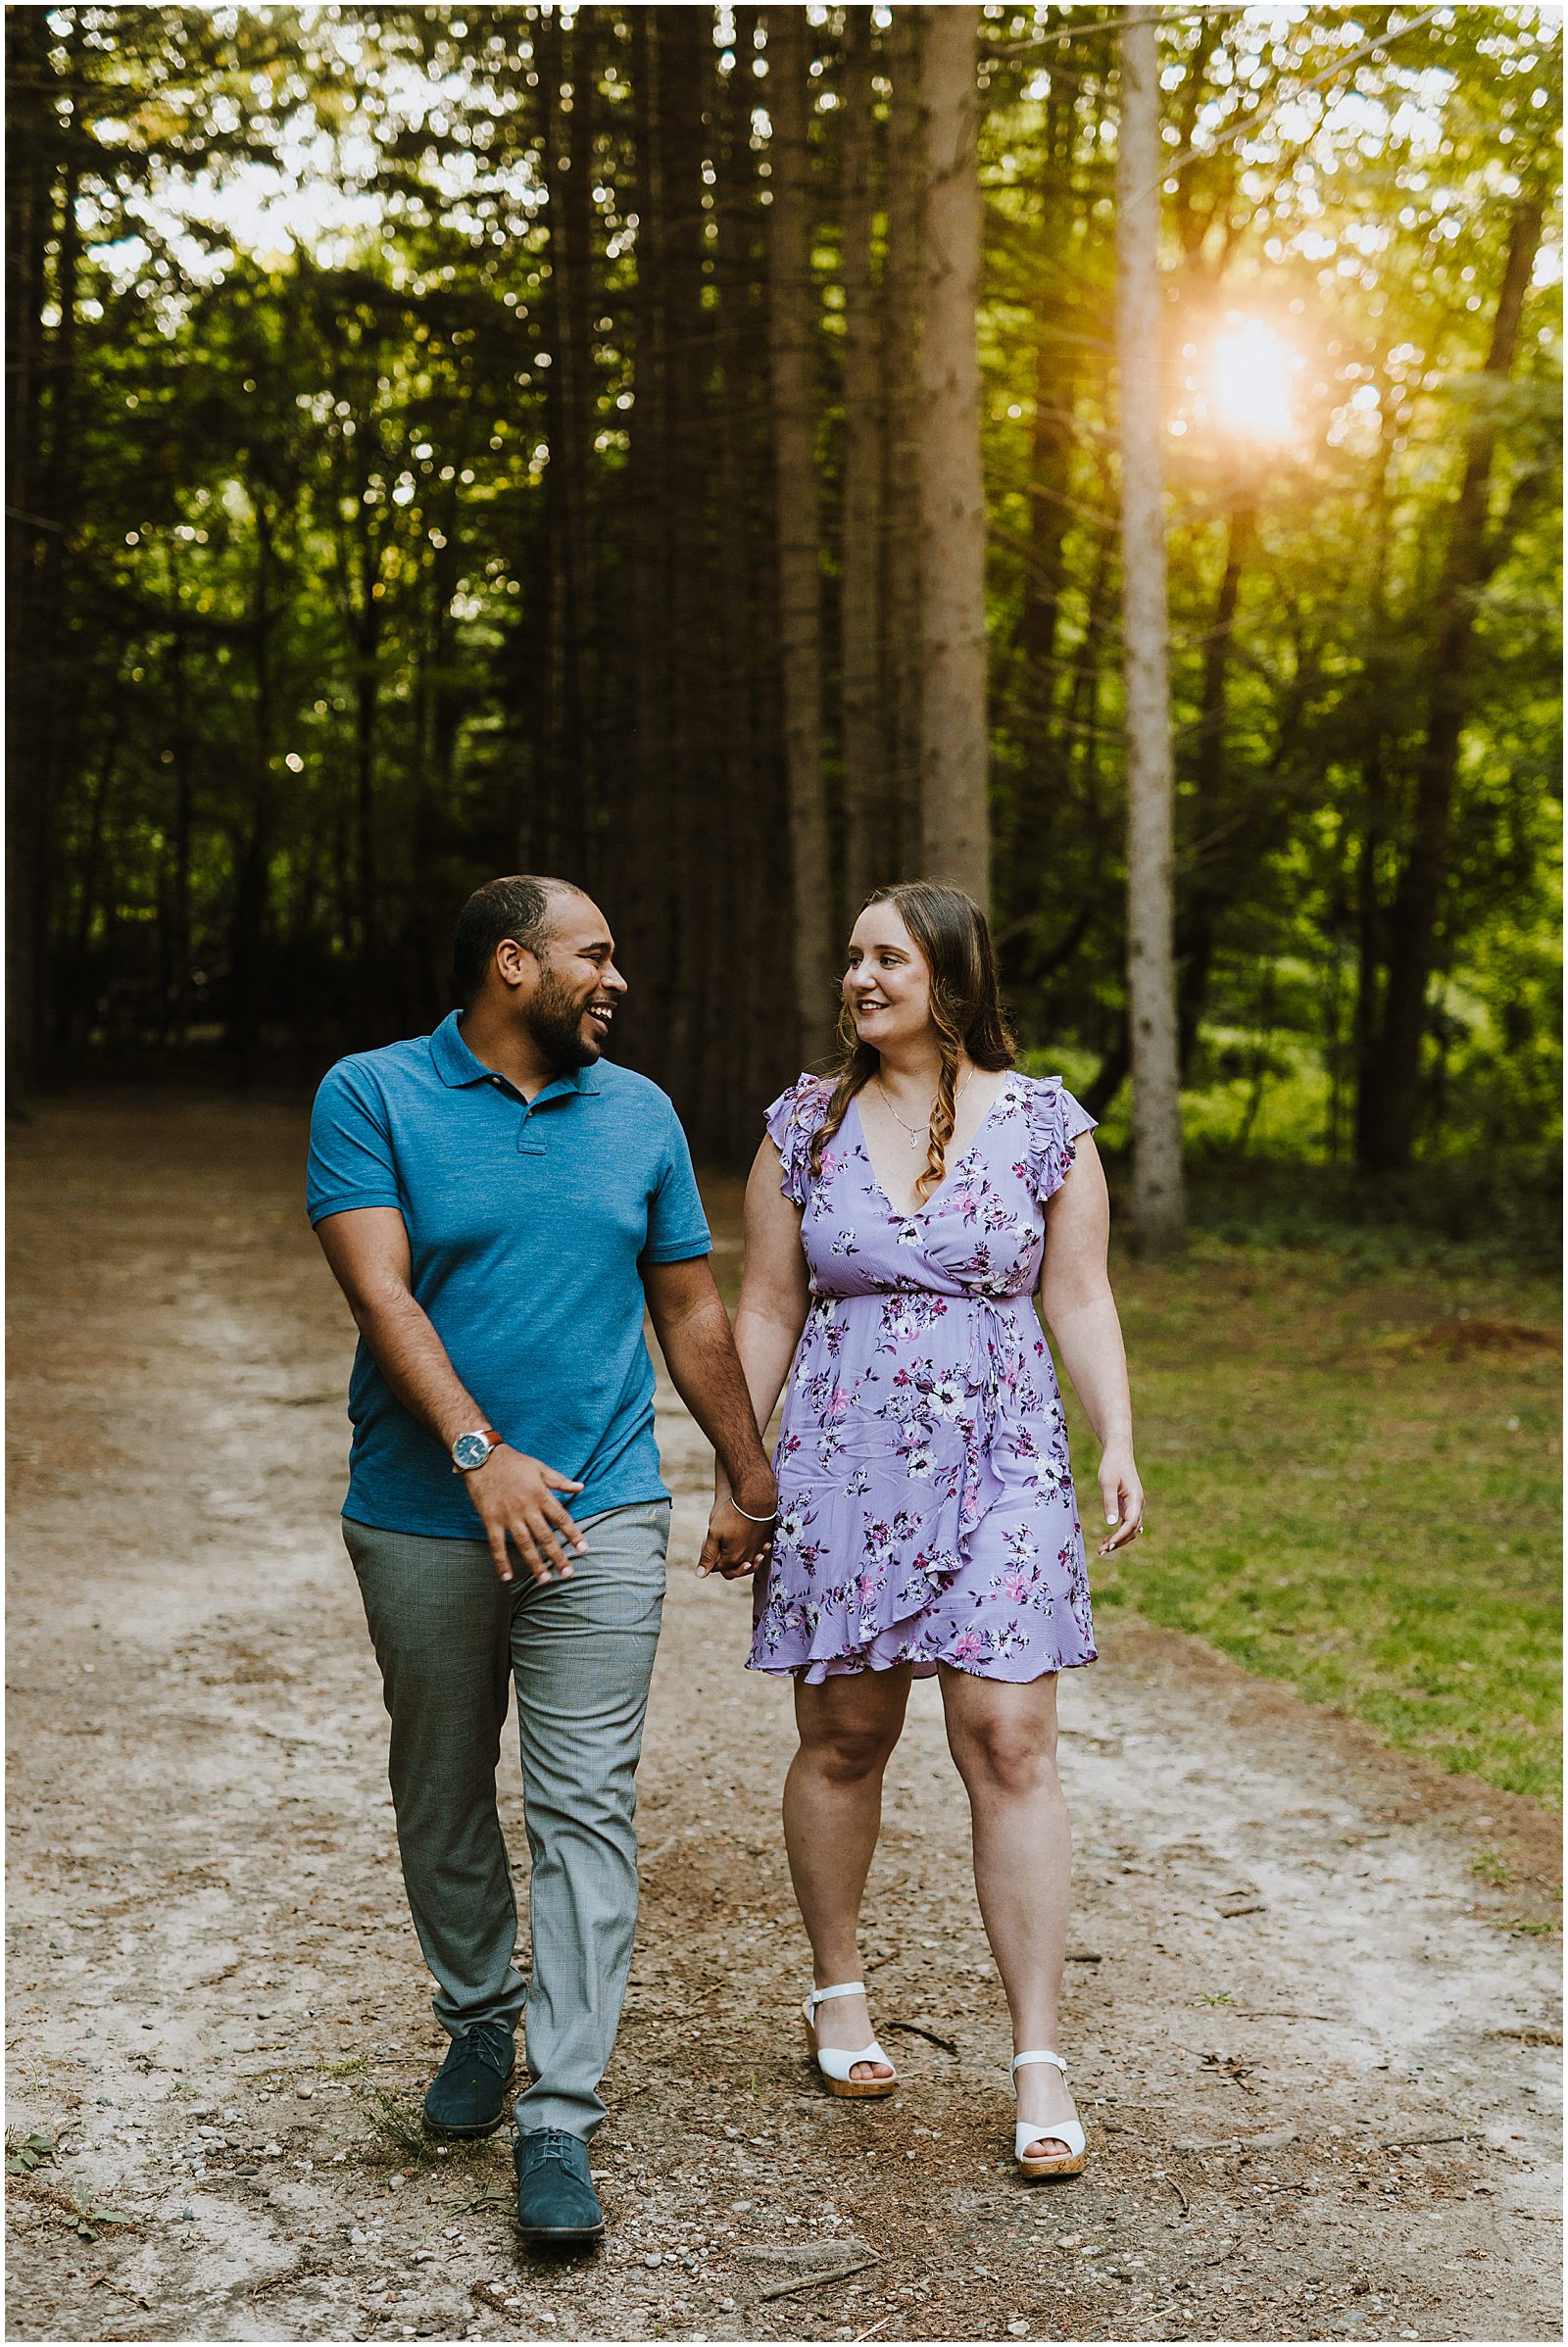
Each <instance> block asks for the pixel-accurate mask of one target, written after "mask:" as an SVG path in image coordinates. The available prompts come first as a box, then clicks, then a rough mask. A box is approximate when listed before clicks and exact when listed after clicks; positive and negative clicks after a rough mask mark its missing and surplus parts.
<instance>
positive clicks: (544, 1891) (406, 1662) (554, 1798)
mask: <svg viewBox="0 0 1568 2347" xmlns="http://www.w3.org/2000/svg"><path fill="white" fill-rule="evenodd" d="M581 1529H582V1531H583V1532H584V1533H585V1534H586V1535H587V1539H588V1552H587V1554H586V1555H585V1556H579V1557H574V1558H573V1560H572V1578H571V1579H570V1580H569V1581H559V1580H556V1581H550V1582H546V1583H544V1584H540V1583H538V1582H535V1581H534V1580H533V1579H532V1577H531V1576H530V1575H529V1574H528V1572H527V1571H526V1569H525V1568H524V1567H523V1566H522V1565H521V1564H520V1563H518V1564H517V1566H516V1574H517V1578H516V1580H515V1582H513V1583H512V1584H510V1585H508V1584H506V1583H504V1582H502V1581H501V1580H500V1579H499V1578H498V1577H497V1574H496V1569H495V1566H494V1563H493V1562H492V1561H491V1556H490V1551H489V1549H488V1548H487V1547H486V1545H485V1543H484V1541H483V1540H434V1539H430V1538H427V1537H425V1536H423V1535H420V1534H414V1533H400V1532H380V1531H376V1530H374V1529H372V1528H371V1527H370V1526H369V1525H368V1524H356V1523H354V1522H352V1521H351V1520H350V1519H349V1518H347V1517H345V1518H344V1520H343V1538H344V1540H345V1542H346V1544H347V1547H348V1552H349V1555H350V1557H351V1558H352V1559H353V1563H354V1570H355V1572H356V1574H357V1575H358V1576H359V1583H360V1591H361V1594H362V1596H363V1597H364V1599H365V1616H366V1620H367V1621H368V1624H369V1629H370V1638H371V1639H372V1641H373V1643H374V1646H375V1657H376V1661H377V1662H378V1663H379V1664H380V1666H381V1687H382V1692H383V1695H384V1697H385V1701H386V1708H387V1711H388V1713H389V1715H390V1717H391V1721H392V1737H391V1754H390V1759H389V1763H388V1770H387V1774H388V1777H389V1779H390V1782H391V1786H392V1804H393V1808H394V1810H395V1812H396V1815H397V1827H398V1847H399V1850H400V1852H401V1853H402V1858H403V1880H404V1882H405V1884H406V1885H407V1888H408V1894H409V1906H410V1909H411V1911H412V1913H413V1916H414V1928H415V1930H416V1931H417V1933H418V1935H419V1945H420V1947H421V1948H422V1949H423V1951H424V1959H425V1962H426V1963H427V1964H428V1965H429V1967H430V1970H431V1972H432V1973H433V1974H434V1976H435V1980H436V1995H435V2012H436V2018H437V2020H438V2021H440V2023H441V2024H442V2026H443V2027H444V2028H445V2029H448V2030H450V2031H451V2032H452V2033H453V2034H454V2035H455V2034H456V2033H457V2032H458V2031H459V2030H460V2029H467V2028H469V2027H470V2026H471V2025H472V2024H473V2023H474V2022H479V2021H499V2022H504V2023H505V2024H506V2026H507V2028H508V2029H515V2028H516V2024H517V2017H518V2015H519V2013H521V2014H522V2015H523V2017H524V2023H523V2027H524V2046H525V2051H526V2059H527V2067H528V2074H529V2078H530V2079H531V2081H532V2082H531V2083H530V2084H529V2085H528V2087H527V2088H526V2089H525V2091H524V2092H523V2093H522V2094H521V2095H520V2096H519V2097H518V2100H517V2105H516V2116H517V2125H518V2127H520V2128H521V2129H523V2130H524V2131H529V2130H533V2129H537V2128H541V2127H562V2128H564V2130H565V2131H566V2132H567V2133H569V2134H573V2135H578V2136H581V2137H582V2138H584V2139H586V2138H587V2137H588V2136H590V2135H591V2134H592V2133H593V2131H594V2129H595V2128H596V2127H598V2125H599V2123H600V2121H601V2120H602V2119H603V2118H604V2116H605V2106H604V2104H603V2102H601V2100H600V2098H599V2091H598V2089H599V2081H600V2079H601V2078H603V2076H604V2073H605V2069H606V2066H607V2064H608V2063H609V2060H610V2056H611V2052H612V2049H613V2045H614V2042H615V2030H616V2028H617V2027H618V2025H619V2021H620V2008H621V2002H622V1999H623V1998H624V1996H625V1992H626V1975H627V1972H628V1970H629V1969H630V1965H631V1950H632V1934H633V1931H634V1930H635V1927H636V1921H637V1836H636V1833H635V1830H634V1828H633V1824H632V1820H633V1816H634V1814H635V1811H636V1786H635V1777H636V1769H637V1760H638V1755H639V1753H640V1751H641V1749H642V1736H643V1717H644V1714H645V1712H646V1710H647V1707H648V1685H649V1681H650V1679H651V1677H652V1675H653V1668H654V1649H655V1647H656V1646H657V1644H658V1642H659V1623H660V1614H661V1611H662V1605H663V1597H664V1551H665V1548H666V1546H667V1543H668V1540H669V1503H668V1502H667V1500H655V1501H652V1502H647V1503H643V1504H640V1505H637V1506H634V1507H619V1508H612V1509H611V1510H610V1511H609V1512H608V1513H607V1514H605V1515H602V1516H592V1517H589V1518H588V1519H587V1520H586V1521H585V1522H584V1523H583V1525H582V1527H581ZM512 1681H515V1684H516V1689H517V1727H518V1736H519V1740H520V1743H521V1747H522V1789H523V1815H524V1818H525V1821H526V1824H527V1830H528V1847H529V1850H530V1851H531V1853H532V1857H533V1873H532V1879H531V1881H530V1883H529V1897H528V1905H529V1926H530V1937H531V1942H532V1957H531V1962H530V1964H529V1978H528V1985H527V1992H526V1996H525V1995H524V1991H523V1983H522V1980H521V1977H520V1975H519V1974H518V1972H517V1969H516V1966H515V1963H514V1961H513V1953H514V1947H515V1941H516V1935H517V1908H516V1901H515V1897H514V1895H513V1887H512V1874H511V1868H510V1866H509V1863H508V1858H507V1846H506V1843H505V1841H504V1839H503V1838H502V1833H501V1820H500V1817H499V1815H498V1812H497V1808H496V1764H497V1762H498V1761H499V1759H500V1757H501V1731H502V1729H503V1727H504V1726H505V1724H506V1717H507V1697H508V1690H509V1683H510V1682H512Z"/></svg>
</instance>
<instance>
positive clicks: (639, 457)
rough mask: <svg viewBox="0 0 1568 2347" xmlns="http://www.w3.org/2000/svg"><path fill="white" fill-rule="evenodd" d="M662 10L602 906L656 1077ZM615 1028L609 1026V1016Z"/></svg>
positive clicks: (645, 192) (639, 104) (639, 72)
mask: <svg viewBox="0 0 1568 2347" xmlns="http://www.w3.org/2000/svg"><path fill="white" fill-rule="evenodd" d="M663 17H664V11H663V10H662V9H659V8H639V9H634V10H633V11H632V12H631V14H630V19H629V23H630V30H631V84H632V183H631V190H630V193H631V198H632V201H631V204H630V206H629V207H628V208H629V209H630V210H632V211H634V212H635V213H636V215H637V261H636V267H637V275H636V289H635V294H634V297H633V345H632V348H633V371H632V385H633V394H634V405H633V407H632V411H631V421H630V433H629V438H630V447H629V450H628V452H627V458H626V491H625V500H624V509H623V513H624V519H623V525H622V526H623V530H624V539H623V545H624V552H625V561H624V567H623V574H622V575H623V585H624V593H625V604H624V617H623V622H622V624H623V631H624V634H625V637H626V641H627V647H628V657H627V660H626V675H627V683H628V686H629V693H628V706H627V727H626V730H627V736H628V750H629V753H630V755H629V758H628V759H627V765H628V768H629V771H628V773H627V776H626V780H625V784H624V786H623V787H622V789H621V790H620V792H619V794H618V798H617V806H618V812H619V836H618V855H617V870H619V871H622V872H624V874H625V879H626V890H627V893H626V901H625V905H624V908H623V909H621V908H620V907H618V906H616V905H610V906H607V907H606V909H607V911H609V912H610V913H611V915H612V920H613V923H614V924H615V926H616V932H617V935H619V936H620V937H621V938H622V939H623V941H624V949H625V961H626V966H627V968H628V970H629V972H630V973H631V980H632V983H631V986H630V990H629V992H628V994H627V998H626V1013H625V1025H624V1027H623V1028H622V1029H621V1032H620V1034H619V1036H618V1037H617V1050H618V1051H621V1050H623V1051H625V1053H626V1055H627V1056H628V1058H629V1059H630V1060H631V1062H632V1064H633V1065H634V1066H637V1067H640V1068H643V1069H644V1070H646V1072H647V1073H648V1074H649V1075H651V1076H654V1077H655V1078H657V1080H658V1081H660V1082H661V1083H663V1082H664V1081H665V1079H666V1077H667V1075H668V1072H669V1055H668V1051H667V1048H666V1038H667V1036H668V1032H669V1014H670V992H671V983H672V971H673V966H674V965H673V953H672V945H673V941H672V938H671V934H670V932H671V920H670V903H671V895H672V880H671V861H672V858H671V842H670V839H669V830H668V823H667V819H666V818H667V813H668V807H669V797H670V790H671V787H672V778H671V771H670V766H671V760H670V748H669V744H670V712H669V709H668V697H667V676H666V668H665V663H664V660H663V658H662V649H661V648H662V638H663V632H664V627H665V624H666V620H667V611H666V607H665V601H664V596H665V578H664V566H663V562H662V532H661V518H660V517H661V510H662V498H663V494H664V467H665V456H664V439H665V416H666V411H667V406H668V399H667V382H666V371H667V370H666V343H667V332H666V323H665V309H664V295H663V288H664V275H665V271H664V243H665V227H664V187H663V132H662V117H663V108H664V87H663V84H664V73H665V63H666V60H665V48H664V27H663V22H662V20H663ZM617 1024H618V1022H617Z"/></svg>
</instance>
